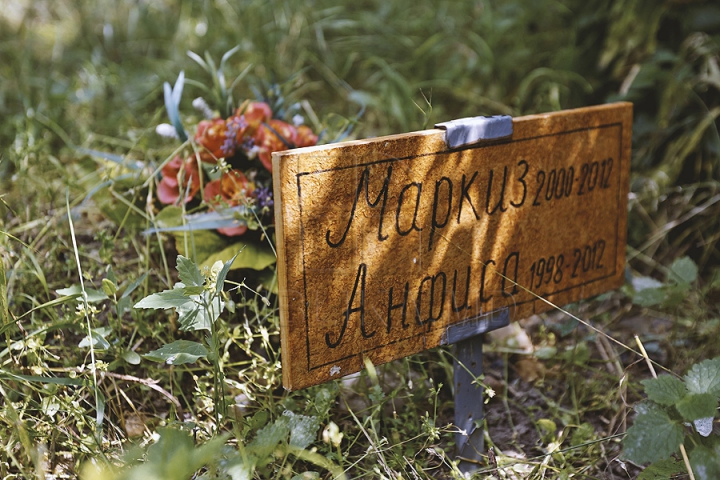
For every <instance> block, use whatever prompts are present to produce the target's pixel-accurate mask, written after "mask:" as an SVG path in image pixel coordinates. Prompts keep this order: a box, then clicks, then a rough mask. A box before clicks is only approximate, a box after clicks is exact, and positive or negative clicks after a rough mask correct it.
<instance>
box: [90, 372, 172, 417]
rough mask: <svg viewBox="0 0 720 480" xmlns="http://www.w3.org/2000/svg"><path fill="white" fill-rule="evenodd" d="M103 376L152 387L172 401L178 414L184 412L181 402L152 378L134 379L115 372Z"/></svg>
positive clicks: (105, 373)
mask: <svg viewBox="0 0 720 480" xmlns="http://www.w3.org/2000/svg"><path fill="white" fill-rule="evenodd" d="M103 375H106V376H108V377H111V378H117V379H118V380H125V381H127V382H135V383H140V384H142V385H145V386H146V387H150V388H152V389H153V390H155V391H156V392H158V393H160V394H162V395H163V396H164V397H166V398H167V399H168V400H170V401H171V402H172V403H173V405H175V406H176V407H177V409H178V412H182V405H180V401H179V400H178V399H177V398H175V396H174V395H172V394H171V393H170V392H168V391H167V390H165V389H164V388H162V387H160V386H159V385H158V384H157V383H158V381H157V380H153V379H152V378H138V377H133V376H132V375H122V374H120V373H113V372H104V373H103Z"/></svg>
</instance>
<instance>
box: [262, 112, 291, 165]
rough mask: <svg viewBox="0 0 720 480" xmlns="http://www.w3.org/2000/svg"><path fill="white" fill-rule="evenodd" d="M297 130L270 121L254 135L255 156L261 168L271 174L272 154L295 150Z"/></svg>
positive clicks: (278, 122)
mask: <svg viewBox="0 0 720 480" xmlns="http://www.w3.org/2000/svg"><path fill="white" fill-rule="evenodd" d="M297 134H298V132H297V129H296V128H295V127H293V126H292V125H290V124H288V123H285V122H283V121H282V120H270V121H268V122H267V124H263V125H262V126H261V127H260V128H259V129H258V131H257V135H255V145H257V147H258V151H257V155H258V158H259V159H260V161H261V162H262V164H263V166H264V167H265V168H267V169H268V170H269V171H271V172H272V156H271V155H272V153H273V152H279V151H281V150H287V149H290V148H295V142H296V137H297Z"/></svg>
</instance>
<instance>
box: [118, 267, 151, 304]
mask: <svg viewBox="0 0 720 480" xmlns="http://www.w3.org/2000/svg"><path fill="white" fill-rule="evenodd" d="M147 276H148V272H145V273H143V274H142V275H140V278H138V279H137V280H135V281H134V282H132V283H131V284H130V285H129V286H128V287H127V288H126V289H125V291H124V292H123V294H122V295H121V296H120V298H127V297H128V296H129V295H130V294H131V293H132V292H134V291H135V289H136V288H137V287H139V286H140V284H141V283H142V282H144V281H145V278H146V277H147Z"/></svg>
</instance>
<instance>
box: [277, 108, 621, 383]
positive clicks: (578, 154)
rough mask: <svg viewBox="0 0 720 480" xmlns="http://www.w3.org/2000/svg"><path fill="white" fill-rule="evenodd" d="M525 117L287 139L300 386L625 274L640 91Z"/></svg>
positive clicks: (286, 273)
mask: <svg viewBox="0 0 720 480" xmlns="http://www.w3.org/2000/svg"><path fill="white" fill-rule="evenodd" d="M513 128H514V132H513V134H512V136H510V137H507V138H504V139H501V140H496V141H493V142H489V143H479V144H475V145H471V146H466V147H463V148H459V149H456V150H450V149H448V148H447V146H446V144H445V142H444V132H443V131H442V130H437V129H436V130H427V131H422V132H415V133H408V134H404V135H393V136H388V137H381V138H374V139H368V140H361V141H352V142H346V143H339V144H333V145H325V146H318V147H308V148H300V149H296V150H290V151H285V152H278V153H275V154H273V179H274V185H275V187H274V188H275V202H276V203H275V215H276V229H277V230H276V233H277V246H278V248H277V250H278V278H279V294H280V321H281V342H282V368H283V384H284V386H285V388H287V389H291V390H293V389H299V388H304V387H308V386H310V385H315V384H319V383H322V382H326V381H328V380H332V379H334V378H338V377H340V376H343V375H347V374H350V373H353V372H357V371H359V370H361V369H362V368H363V357H364V356H367V357H368V358H369V359H370V360H371V361H372V362H373V363H374V364H380V363H384V362H388V361H391V360H395V359H399V358H402V357H405V356H407V355H410V354H413V353H417V352H420V351H422V350H425V349H428V348H432V347H436V346H438V345H441V344H443V343H447V337H445V335H446V331H447V329H448V327H449V326H451V325H457V324H461V323H462V322H468V321H472V319H474V318H478V317H479V316H481V315H484V314H487V313H488V312H493V311H497V310H499V309H509V311H510V314H511V318H523V317H527V316H529V315H532V314H534V313H540V312H544V311H547V310H549V309H550V308H552V307H551V305H549V304H548V303H547V302H545V301H544V300H542V299H540V298H538V297H537V296H541V297H543V298H544V299H546V300H548V301H549V302H552V303H553V304H555V305H564V304H567V303H571V302H575V301H578V300H580V299H583V298H587V297H590V296H593V295H597V294H599V293H602V292H605V291H607V290H609V289H613V288H617V287H619V286H620V285H621V284H622V283H623V278H624V274H623V269H624V265H625V241H626V224H627V194H628V183H629V179H628V177H629V170H630V168H629V167H630V145H631V128H632V105H631V104H629V103H616V104H611V105H605V106H598V107H590V108H582V109H577V110H569V111H562V112H556V113H550V114H545V115H531V116H526V117H521V118H515V119H513ZM536 295H537V296H536Z"/></svg>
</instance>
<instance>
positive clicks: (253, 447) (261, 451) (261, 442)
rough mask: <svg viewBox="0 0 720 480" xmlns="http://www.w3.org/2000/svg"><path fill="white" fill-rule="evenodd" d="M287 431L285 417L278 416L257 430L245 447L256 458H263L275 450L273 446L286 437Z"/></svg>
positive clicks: (288, 429)
mask: <svg viewBox="0 0 720 480" xmlns="http://www.w3.org/2000/svg"><path fill="white" fill-rule="evenodd" d="M289 433H290V427H289V426H288V420H287V417H280V418H278V419H277V420H275V422H274V423H272V424H270V425H266V426H265V427H263V428H262V429H261V430H259V431H258V432H257V435H256V436H255V438H254V439H253V441H252V442H250V444H248V447H247V448H248V450H250V451H252V453H254V454H255V455H257V457H258V458H265V457H267V456H269V455H270V454H271V453H272V452H273V451H274V450H275V447H277V445H278V444H279V443H280V442H282V441H283V440H285V439H286V438H287V436H288V434H289Z"/></svg>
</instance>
